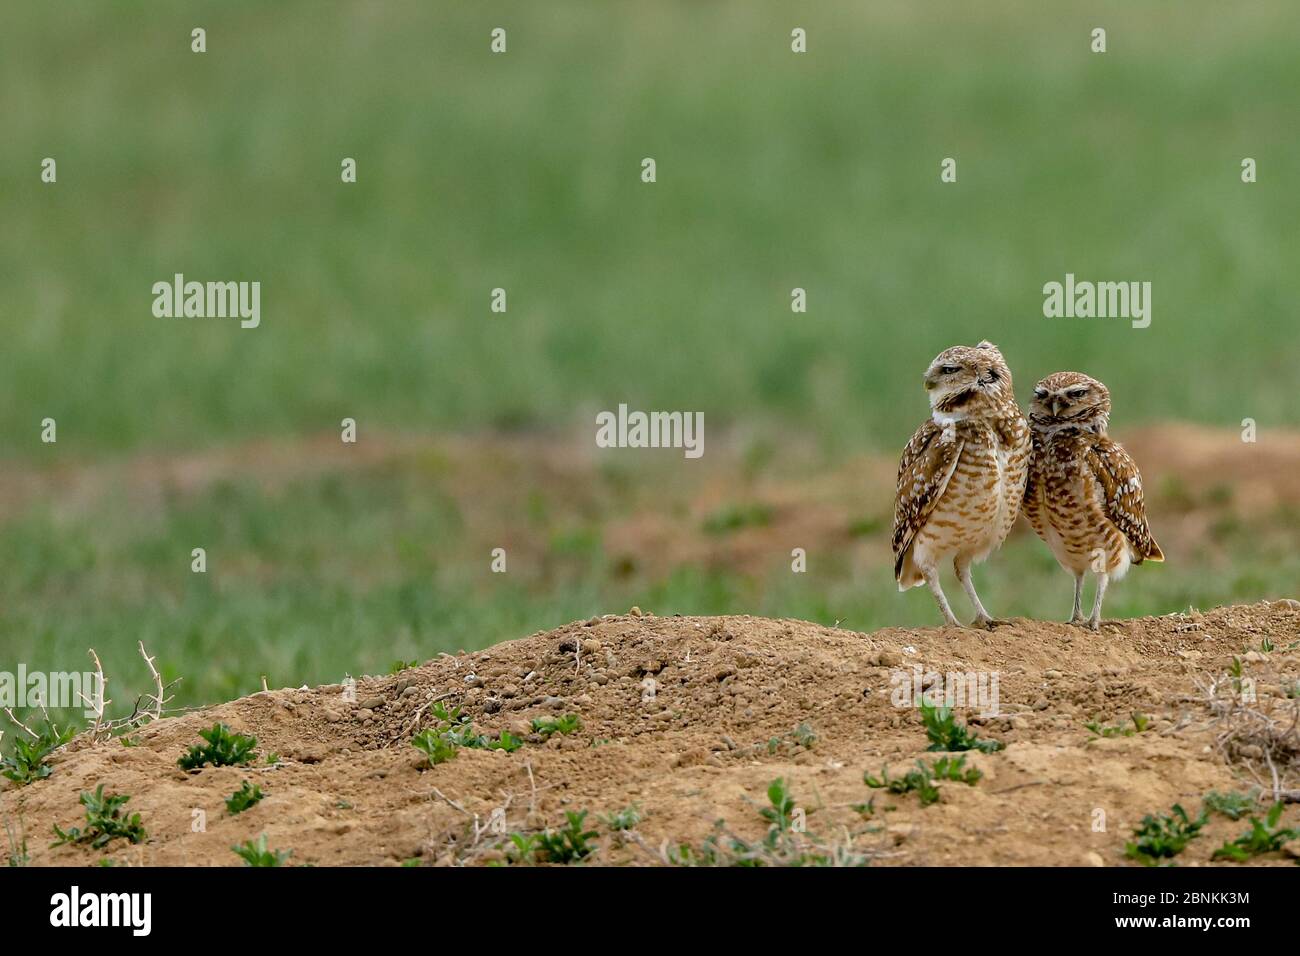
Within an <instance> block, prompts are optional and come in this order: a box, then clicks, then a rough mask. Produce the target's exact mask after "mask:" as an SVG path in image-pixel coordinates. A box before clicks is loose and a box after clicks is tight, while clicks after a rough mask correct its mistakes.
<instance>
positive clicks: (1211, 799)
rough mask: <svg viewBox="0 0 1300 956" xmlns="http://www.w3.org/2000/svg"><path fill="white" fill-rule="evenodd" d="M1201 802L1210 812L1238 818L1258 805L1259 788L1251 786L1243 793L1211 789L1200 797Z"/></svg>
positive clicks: (1233, 818) (1229, 817) (1230, 818)
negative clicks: (1220, 791)
mask: <svg viewBox="0 0 1300 956" xmlns="http://www.w3.org/2000/svg"><path fill="white" fill-rule="evenodd" d="M1201 804H1202V806H1204V808H1205V809H1206V810H1208V811H1209V812H1210V813H1217V814H1219V815H1220V816H1223V817H1227V818H1228V819H1229V820H1240V819H1241V818H1242V817H1244V816H1246V815H1247V814H1248V813H1250V812H1251V811H1252V810H1254V809H1255V808H1256V807H1257V806H1259V790H1258V788H1251V789H1250V790H1249V791H1247V792H1245V793H1219V791H1217V790H1211V791H1210V792H1209V793H1207V794H1206V795H1205V796H1204V797H1202V798H1201Z"/></svg>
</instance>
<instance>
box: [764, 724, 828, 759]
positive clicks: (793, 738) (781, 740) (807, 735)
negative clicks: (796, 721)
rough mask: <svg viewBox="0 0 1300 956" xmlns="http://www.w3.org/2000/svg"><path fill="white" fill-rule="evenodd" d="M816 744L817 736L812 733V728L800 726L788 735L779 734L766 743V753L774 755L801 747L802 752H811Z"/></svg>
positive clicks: (805, 725) (806, 725)
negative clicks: (784, 750) (786, 749)
mask: <svg viewBox="0 0 1300 956" xmlns="http://www.w3.org/2000/svg"><path fill="white" fill-rule="evenodd" d="M816 743H817V734H816V733H814V732H813V729H812V727H810V726H809V725H808V724H806V723H805V724H800V725H799V726H798V727H796V728H794V730H792V731H790V732H789V733H788V734H779V735H777V736H775V737H773V738H772V739H770V740H769V741H768V742H767V752H768V753H770V754H774V753H776V752H777V751H779V750H781V749H783V748H788V749H791V750H793V749H794V748H796V747H802V748H803V749H804V750H812V749H813V746H814V745H815V744H816Z"/></svg>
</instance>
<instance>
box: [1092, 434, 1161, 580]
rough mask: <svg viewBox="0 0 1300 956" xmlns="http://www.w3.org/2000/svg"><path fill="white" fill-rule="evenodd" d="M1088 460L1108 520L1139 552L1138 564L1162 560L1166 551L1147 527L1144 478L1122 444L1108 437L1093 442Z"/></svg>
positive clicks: (1136, 560)
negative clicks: (1143, 490)
mask: <svg viewBox="0 0 1300 956" xmlns="http://www.w3.org/2000/svg"><path fill="white" fill-rule="evenodd" d="M1085 461H1086V462H1087V465H1088V467H1089V468H1090V469H1091V470H1092V474H1093V477H1094V478H1096V479H1097V481H1098V482H1100V483H1101V488H1102V492H1103V498H1102V503H1101V505H1102V510H1104V511H1105V513H1106V517H1107V518H1109V519H1110V520H1111V521H1112V522H1114V524H1115V527H1117V528H1119V530H1120V531H1122V532H1123V533H1124V537H1126V538H1128V540H1129V543H1130V544H1132V545H1133V550H1134V551H1135V552H1137V558H1136V559H1135V563H1141V562H1142V560H1143V559H1149V560H1151V561H1163V560H1164V559H1165V556H1164V552H1162V551H1161V550H1160V545H1158V544H1156V539H1155V538H1153V537H1152V536H1151V528H1150V526H1149V525H1148V524H1147V509H1146V504H1145V502H1143V500H1142V476H1141V475H1140V474H1139V473H1138V467H1137V463H1136V462H1134V461H1133V459H1132V458H1131V457H1130V456H1129V453H1128V452H1126V451H1125V450H1124V448H1123V447H1122V446H1121V445H1119V444H1117V443H1116V442H1113V441H1111V440H1110V439H1109V438H1098V439H1097V440H1096V441H1094V442H1092V444H1091V446H1090V447H1089V448H1088V451H1087V454H1086V455H1085Z"/></svg>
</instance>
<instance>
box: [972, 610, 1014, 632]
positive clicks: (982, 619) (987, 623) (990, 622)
mask: <svg viewBox="0 0 1300 956" xmlns="http://www.w3.org/2000/svg"><path fill="white" fill-rule="evenodd" d="M1008 623H1010V622H1009V621H1000V620H998V619H997V618H995V617H989V616H988V615H987V614H981V615H980V616H978V617H976V618H975V620H973V621H971V622H970V626H971V628H972V629H973V630H976V631H991V630H993V629H994V628H995V627H1000V626H1001V625H1003V624H1008Z"/></svg>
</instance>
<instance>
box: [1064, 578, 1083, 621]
mask: <svg viewBox="0 0 1300 956" xmlns="http://www.w3.org/2000/svg"><path fill="white" fill-rule="evenodd" d="M1083 577H1084V576H1083V572H1079V573H1078V574H1076V575H1075V576H1074V613H1072V614H1071V615H1070V620H1069V622H1068V623H1070V624H1083V623H1084V622H1085V621H1086V620H1087V618H1085V617H1084V616H1083Z"/></svg>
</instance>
